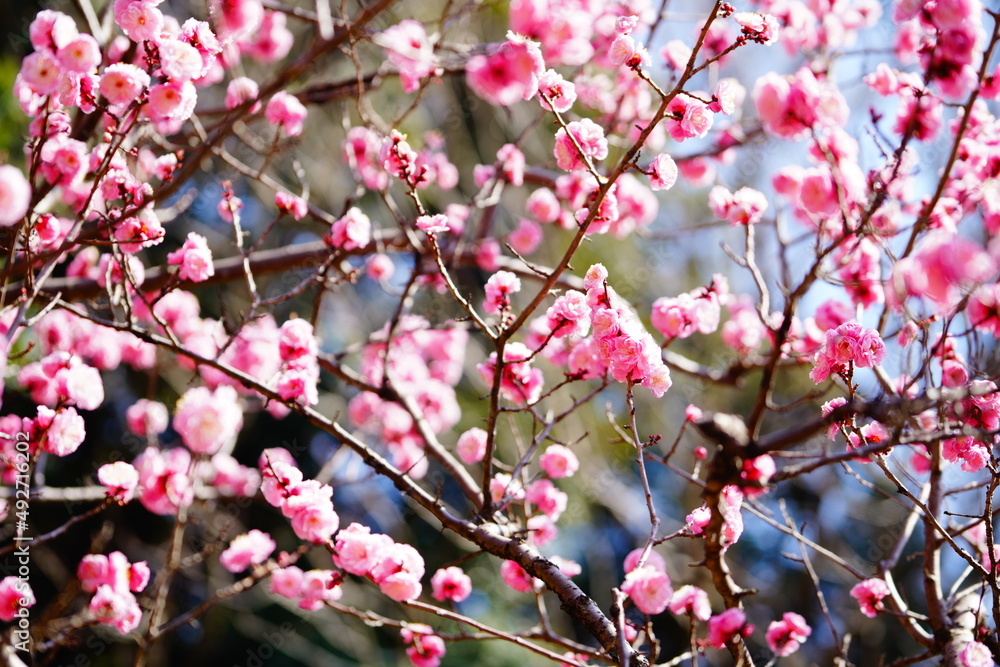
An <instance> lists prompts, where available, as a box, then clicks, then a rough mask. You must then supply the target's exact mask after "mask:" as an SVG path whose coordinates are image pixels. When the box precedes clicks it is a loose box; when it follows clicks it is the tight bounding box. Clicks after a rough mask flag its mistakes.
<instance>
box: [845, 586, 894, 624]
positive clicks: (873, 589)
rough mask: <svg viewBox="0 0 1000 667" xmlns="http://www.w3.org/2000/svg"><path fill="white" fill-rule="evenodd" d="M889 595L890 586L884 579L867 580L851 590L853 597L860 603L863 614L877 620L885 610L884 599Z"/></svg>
mask: <svg viewBox="0 0 1000 667" xmlns="http://www.w3.org/2000/svg"><path fill="white" fill-rule="evenodd" d="M888 595H889V586H888V585H887V584H886V583H885V581H884V580H882V579H865V580H864V581H862V582H861V583H860V584H857V585H855V586H854V588H852V589H851V597H853V598H854V599H855V600H857V601H858V605H859V606H860V607H861V613H863V614H864V615H865V616H867V617H869V618H875V617H876V616H878V613H879V612H880V611H882V610H883V609H884V607H883V606H882V599H883V598H885V597H886V596H888Z"/></svg>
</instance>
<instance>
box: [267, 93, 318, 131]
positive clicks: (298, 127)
mask: <svg viewBox="0 0 1000 667" xmlns="http://www.w3.org/2000/svg"><path fill="white" fill-rule="evenodd" d="M307 115H308V112H307V111H306V108H305V107H304V106H303V105H302V102H299V100H298V98H297V97H295V96H294V95H291V94H289V93H287V92H285V91H283V90H282V91H279V92H277V93H275V94H274V95H273V96H272V97H271V99H270V100H268V102H267V106H266V107H265V108H264V117H265V118H266V119H267V122H269V123H270V124H271V125H276V126H278V127H279V128H281V130H282V131H284V133H285V134H286V135H287V136H289V137H296V136H298V135H300V134H302V124H303V123H304V122H305V119H306V116H307Z"/></svg>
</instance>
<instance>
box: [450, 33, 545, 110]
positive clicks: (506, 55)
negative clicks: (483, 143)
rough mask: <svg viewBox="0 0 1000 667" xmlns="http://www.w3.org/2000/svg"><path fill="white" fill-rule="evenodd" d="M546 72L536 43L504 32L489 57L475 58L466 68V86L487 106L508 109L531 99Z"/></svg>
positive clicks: (478, 56)
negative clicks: (501, 39)
mask: <svg viewBox="0 0 1000 667" xmlns="http://www.w3.org/2000/svg"><path fill="white" fill-rule="evenodd" d="M544 71H545V64H544V61H543V60H542V52H541V51H540V50H539V48H538V43H537V42H533V41H531V40H530V39H527V38H525V37H522V36H520V35H517V34H516V33H514V32H508V33H507V41H506V42H504V43H503V44H502V45H500V47H499V48H497V49H496V50H494V51H493V52H492V53H490V54H489V55H477V56H473V57H472V58H470V59H469V61H468V63H467V64H466V66H465V75H466V79H467V80H468V82H469V87H470V88H472V90H473V91H474V92H475V93H476V94H477V95H479V96H480V97H482V98H483V99H484V100H486V101H487V102H489V103H490V104H495V105H497V106H503V107H509V106H512V105H514V104H515V103H516V102H518V101H519V100H530V99H531V98H532V97H534V96H535V93H536V92H537V91H538V79H539V77H540V76H541V75H542V73H543V72H544Z"/></svg>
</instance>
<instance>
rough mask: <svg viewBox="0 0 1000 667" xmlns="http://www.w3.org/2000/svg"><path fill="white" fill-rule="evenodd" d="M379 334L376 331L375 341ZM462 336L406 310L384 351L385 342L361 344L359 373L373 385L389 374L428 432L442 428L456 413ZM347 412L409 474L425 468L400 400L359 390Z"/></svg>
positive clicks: (418, 438)
mask: <svg viewBox="0 0 1000 667" xmlns="http://www.w3.org/2000/svg"><path fill="white" fill-rule="evenodd" d="M386 326H387V327H388V325H386ZM387 331H388V329H387V328H386V329H385V330H384V331H383V333H385V332H387ZM379 338H380V336H378V335H376V337H375V340H376V341H378V340H379ZM467 340H468V332H467V331H466V330H465V329H462V328H459V327H457V326H455V327H450V328H442V329H434V328H431V327H430V324H429V323H428V322H427V321H426V320H425V319H423V318H422V317H419V316H416V315H407V316H404V317H403V318H402V319H401V320H400V322H399V324H398V325H397V326H396V329H395V333H394V334H393V339H392V347H391V349H389V350H388V352H386V349H387V345H386V343H385V342H372V343H370V344H368V345H366V346H365V349H364V351H363V352H362V358H361V375H362V377H363V378H364V380H365V381H366V382H368V383H369V384H371V385H373V386H378V385H381V384H382V382H383V379H384V378H387V377H388V378H391V379H392V381H393V384H394V386H395V388H396V390H397V392H398V393H399V394H400V395H401V396H405V397H406V400H412V401H413V404H414V405H416V406H417V407H418V408H419V409H420V411H421V414H422V415H423V418H424V423H425V424H426V426H427V427H428V428H429V429H430V430H431V432H433V433H434V434H440V433H444V432H445V431H446V430H447V429H449V428H451V427H452V426H454V425H455V424H456V423H457V422H458V420H459V417H460V416H461V414H460V410H459V407H458V402H457V399H456V396H455V389H454V386H455V384H457V383H458V381H459V379H460V378H461V375H462V363H463V361H464V358H465V357H464V355H465V346H466V343H467ZM348 415H349V416H350V418H351V420H352V421H353V422H354V423H355V424H357V425H358V426H359V427H360V428H362V429H364V430H366V431H369V432H371V433H374V434H376V435H377V436H378V437H379V438H380V439H381V441H382V442H383V443H384V445H385V447H386V448H387V449H388V450H389V453H390V454H391V455H392V460H393V463H394V465H396V466H397V467H398V468H400V469H402V470H406V471H407V473H408V474H409V475H410V476H411V477H414V478H419V477H421V476H422V475H423V474H424V473H425V472H426V470H427V459H426V456H425V454H424V444H425V442H424V439H423V436H422V435H421V434H420V426H419V425H418V424H417V423H416V422H415V421H414V416H413V414H411V413H410V412H409V411H408V410H407V408H406V407H405V401H403V400H402V399H401V400H400V401H389V400H385V399H383V398H380V397H379V396H376V395H375V394H373V393H371V392H364V393H360V394H358V395H357V396H355V397H354V398H352V399H351V401H350V403H349V404H348Z"/></svg>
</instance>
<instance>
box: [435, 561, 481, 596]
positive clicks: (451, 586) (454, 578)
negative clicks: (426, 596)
mask: <svg viewBox="0 0 1000 667" xmlns="http://www.w3.org/2000/svg"><path fill="white" fill-rule="evenodd" d="M431 589H432V591H433V592H432V595H433V596H434V599H435V600H438V601H440V602H444V601H445V600H451V601H452V602H461V601H462V600H464V599H465V598H467V597H469V594H470V593H471V592H472V580H471V579H469V575H467V574H465V572H463V571H462V569H461V568H459V567H454V566H452V567H447V568H442V569H440V570H438V571H437V572H435V573H434V576H433V577H431Z"/></svg>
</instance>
